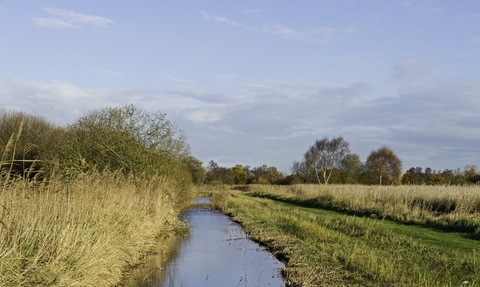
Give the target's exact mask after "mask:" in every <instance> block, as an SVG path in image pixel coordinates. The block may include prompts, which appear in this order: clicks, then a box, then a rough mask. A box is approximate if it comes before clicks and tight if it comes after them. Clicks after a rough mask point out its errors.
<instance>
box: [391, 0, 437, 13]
mask: <svg viewBox="0 0 480 287" xmlns="http://www.w3.org/2000/svg"><path fill="white" fill-rule="evenodd" d="M436 2H437V1H436V0H402V1H401V2H400V4H401V5H402V6H403V7H405V8H407V10H409V11H411V12H419V11H421V10H423V9H426V11H427V12H430V13H438V12H440V11H441V9H439V8H437V7H435V6H433V5H434V4H436Z"/></svg>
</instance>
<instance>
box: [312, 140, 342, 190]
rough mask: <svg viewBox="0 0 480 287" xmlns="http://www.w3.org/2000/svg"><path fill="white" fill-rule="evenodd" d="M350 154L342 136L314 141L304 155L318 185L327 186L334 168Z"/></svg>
mask: <svg viewBox="0 0 480 287" xmlns="http://www.w3.org/2000/svg"><path fill="white" fill-rule="evenodd" d="M349 152H350V148H349V143H348V142H347V141H345V140H344V139H343V137H342V136H339V137H336V138H332V139H331V140H330V139H329V138H328V137H324V138H322V139H321V140H316V141H315V144H313V145H312V146H311V147H310V148H309V149H308V151H307V152H306V153H305V154H304V159H305V163H306V164H307V166H311V167H312V169H313V171H314V173H315V177H316V179H317V181H318V183H322V181H323V183H325V184H328V181H329V179H330V176H331V175H332V172H333V170H334V169H335V168H338V167H339V165H340V163H341V161H342V160H343V159H344V158H345V156H346V155H347V154H348V153H349Z"/></svg>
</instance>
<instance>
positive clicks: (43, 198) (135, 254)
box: [0, 171, 181, 286]
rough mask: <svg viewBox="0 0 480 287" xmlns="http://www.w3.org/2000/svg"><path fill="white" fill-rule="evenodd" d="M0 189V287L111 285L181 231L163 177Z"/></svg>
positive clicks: (105, 177)
mask: <svg viewBox="0 0 480 287" xmlns="http://www.w3.org/2000/svg"><path fill="white" fill-rule="evenodd" d="M2 185H3V188H2V190H1V191H0V270H1V272H0V286H113V285H115V284H118V283H119V282H121V280H122V276H124V275H125V274H124V272H125V270H126V269H127V267H128V266H130V265H132V264H136V263H137V262H138V261H139V260H140V258H141V256H142V254H144V253H145V252H146V251H148V250H149V249H150V248H151V247H152V246H154V244H155V241H156V238H157V237H158V236H162V235H167V234H171V233H172V232H174V231H175V229H176V228H178V227H179V226H181V223H180V222H179V221H178V219H177V210H178V209H177V208H175V206H174V204H173V202H175V198H174V197H175V192H176V190H175V189H174V188H172V184H171V183H170V182H169V181H168V180H166V179H165V178H163V177H154V178H150V179H149V180H148V181H147V180H143V179H141V178H139V177H126V176H125V175H123V174H121V173H120V172H107V171H105V172H96V171H93V172H90V173H88V174H84V175H82V176H79V177H77V178H75V179H73V180H71V181H69V182H67V183H65V182H61V181H60V180H59V179H56V178H55V177H53V178H52V179H51V180H50V181H49V182H48V183H45V182H43V183H35V182H32V181H25V180H21V179H10V180H4V182H3V184H2Z"/></svg>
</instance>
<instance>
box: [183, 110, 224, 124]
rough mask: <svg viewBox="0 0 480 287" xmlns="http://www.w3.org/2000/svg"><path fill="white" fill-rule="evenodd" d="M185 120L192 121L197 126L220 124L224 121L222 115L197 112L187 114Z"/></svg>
mask: <svg viewBox="0 0 480 287" xmlns="http://www.w3.org/2000/svg"><path fill="white" fill-rule="evenodd" d="M185 119H187V120H189V121H192V122H194V123H196V124H204V123H213V122H218V121H220V120H221V119H222V117H221V115H220V114H218V113H215V112H209V111H202V110H197V111H192V112H187V114H186V115H185Z"/></svg>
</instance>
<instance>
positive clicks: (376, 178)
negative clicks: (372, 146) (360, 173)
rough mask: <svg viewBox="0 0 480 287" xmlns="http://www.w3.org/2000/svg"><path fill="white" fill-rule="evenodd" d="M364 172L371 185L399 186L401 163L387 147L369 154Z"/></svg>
mask: <svg viewBox="0 0 480 287" xmlns="http://www.w3.org/2000/svg"><path fill="white" fill-rule="evenodd" d="M365 170H366V174H367V175H368V179H369V182H370V183H371V184H380V185H382V184H385V185H391V184H399V183H400V179H401V176H402V161H401V160H400V159H399V158H398V157H397V155H396V154H395V153H394V152H393V150H391V149H390V148H388V147H381V148H379V149H377V150H374V151H372V152H371V153H370V155H369V156H368V158H367V161H366V162H365Z"/></svg>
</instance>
